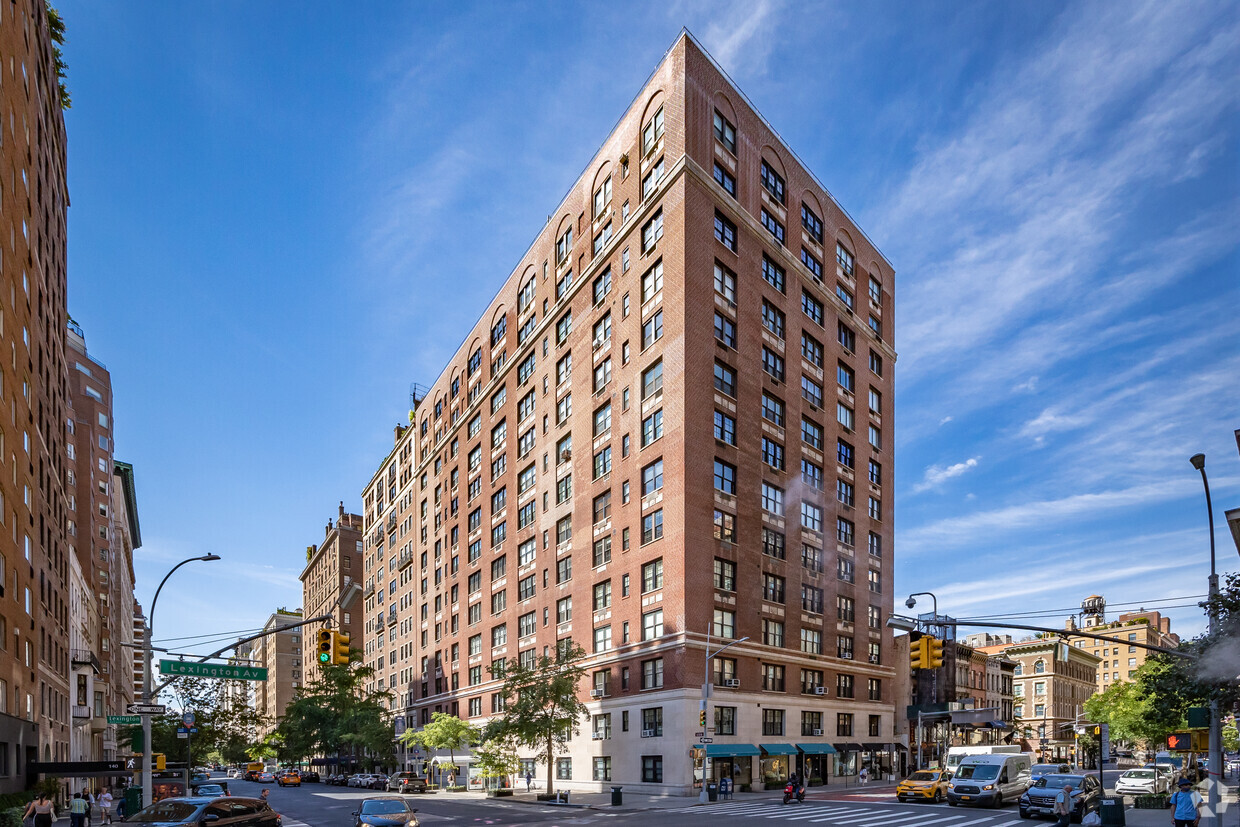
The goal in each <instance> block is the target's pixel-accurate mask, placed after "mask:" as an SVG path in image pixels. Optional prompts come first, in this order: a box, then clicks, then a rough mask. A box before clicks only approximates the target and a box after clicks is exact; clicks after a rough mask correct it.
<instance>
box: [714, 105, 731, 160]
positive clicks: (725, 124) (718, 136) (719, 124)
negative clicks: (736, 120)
mask: <svg viewBox="0 0 1240 827" xmlns="http://www.w3.org/2000/svg"><path fill="white" fill-rule="evenodd" d="M714 126H715V140H716V141H718V142H719V143H721V144H723V148H724V149H726V150H727V151H728V152H731V153H732V154H733V155H735V154H736V127H735V126H733V125H732V124H731V122H729V121H728V119H727V118H725V117H724V116H723V115H722V114H720V112H719V110H718V109H716V110H715V122H714Z"/></svg>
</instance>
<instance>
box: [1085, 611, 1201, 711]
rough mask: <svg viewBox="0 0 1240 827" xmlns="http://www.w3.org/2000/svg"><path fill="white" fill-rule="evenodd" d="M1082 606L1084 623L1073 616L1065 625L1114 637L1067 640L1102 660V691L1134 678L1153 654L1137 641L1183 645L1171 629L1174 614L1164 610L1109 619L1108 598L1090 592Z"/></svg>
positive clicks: (1167, 645)
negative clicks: (1169, 615) (1168, 614)
mask: <svg viewBox="0 0 1240 827" xmlns="http://www.w3.org/2000/svg"><path fill="white" fill-rule="evenodd" d="M1081 607H1082V623H1081V625H1080V626H1077V623H1076V619H1075V618H1070V619H1069V620H1068V622H1067V623H1065V624H1064V628H1065V629H1068V630H1070V631H1082V632H1089V633H1091V634H1095V635H1101V636H1102V637H1108V638H1111V639H1112V640H1113V641H1114V642H1113V643H1111V642H1107V641H1103V640H1094V639H1093V638H1078V637H1073V636H1071V635H1069V636H1068V641H1069V642H1070V643H1071V644H1072V645H1073V646H1075V647H1077V648H1078V649H1083V650H1085V651H1086V652H1089V653H1091V654H1093V655H1095V656H1096V657H1098V658H1099V659H1100V660H1101V663H1100V664H1099V665H1098V691H1099V692H1105V691H1106V690H1107V688H1108V687H1110V686H1112V685H1114V684H1116V683H1121V682H1123V681H1129V680H1132V678H1133V673H1134V672H1136V671H1137V667H1138V666H1140V665H1141V664H1143V663H1145V659H1146V658H1147V657H1149V654H1150V650H1149V649H1144V648H1142V647H1141V646H1138V645H1137V644H1146V645H1149V646H1161V647H1162V648H1164V649H1174V648H1175V647H1177V646H1179V645H1180V636H1179V635H1177V634H1175V633H1174V632H1172V631H1171V618H1169V617H1164V616H1163V615H1162V613H1161V612H1156V611H1148V612H1147V611H1145V610H1144V609H1141V610H1139V611H1135V612H1124V613H1122V614H1121V615H1120V616H1119V618H1118V619H1117V620H1113V621H1111V622H1109V623H1108V622H1107V619H1106V601H1105V600H1104V599H1103V598H1102V597H1101V596H1099V595H1096V594H1093V595H1090V596H1089V597H1087V598H1085V601H1084V602H1083V603H1082V604H1081Z"/></svg>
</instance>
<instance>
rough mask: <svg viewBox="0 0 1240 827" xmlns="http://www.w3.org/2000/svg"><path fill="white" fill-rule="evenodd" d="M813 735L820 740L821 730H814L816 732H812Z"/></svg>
mask: <svg viewBox="0 0 1240 827" xmlns="http://www.w3.org/2000/svg"><path fill="white" fill-rule="evenodd" d="M814 735H815V737H818V738H821V737H822V730H821V729H816V730H814Z"/></svg>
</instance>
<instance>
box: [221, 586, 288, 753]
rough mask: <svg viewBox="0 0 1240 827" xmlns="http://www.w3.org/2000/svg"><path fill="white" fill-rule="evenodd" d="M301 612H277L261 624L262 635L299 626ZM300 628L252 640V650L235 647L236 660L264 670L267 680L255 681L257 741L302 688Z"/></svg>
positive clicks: (269, 729) (281, 716) (282, 714)
mask: <svg viewBox="0 0 1240 827" xmlns="http://www.w3.org/2000/svg"><path fill="white" fill-rule="evenodd" d="M301 619H302V613H301V611H300V610H289V609H277V610H276V611H274V612H273V613H272V614H271V616H270V617H269V618H267V622H266V623H264V624H263V631H264V632H275V630H276V629H279V628H280V627H282V626H287V625H289V624H290V623H299V622H301ZM303 637H304V635H303V633H302V627H298V628H296V629H289V630H288V631H285V632H275V634H268V635H267V636H266V637H260V638H259V639H258V640H256V641H253V642H252V644H251V645H250V647H251V648H243V647H238V648H237V650H236V656H237V657H238V658H250V659H252V660H253V662H254V665H255V666H261V667H264V668H266V670H267V679H266V680H262V681H255V682H254V711H255V712H257V713H258V714H259V715H262V716H263V718H264V726H263V727H262V728H261V729H260V731H259V732H258V733H257V736H258V737H259V738H262V737H263V736H265V735H267V734H269V733H271V732H272V731H274V730H275V728H276V726H278V725H279V723H280V719H281V718H283V717H284V710H285V709H286V708H288V705H289V703H290V702H291V701H292V700H293V693H294V692H296V691H297V689H298V687H300V686H301V685H302V674H303V673H302V665H301V658H302V638H303Z"/></svg>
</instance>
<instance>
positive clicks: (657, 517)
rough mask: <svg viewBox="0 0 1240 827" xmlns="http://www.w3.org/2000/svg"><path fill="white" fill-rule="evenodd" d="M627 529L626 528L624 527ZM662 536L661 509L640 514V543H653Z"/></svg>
mask: <svg viewBox="0 0 1240 827" xmlns="http://www.w3.org/2000/svg"><path fill="white" fill-rule="evenodd" d="M626 530H627V529H626ZM662 537H663V509H662V508H660V509H659V510H658V511H654V512H652V513H650V514H645V515H643V516H642V543H643V544H645V543H653V542H654V541H655V540H658V539H660V538H662Z"/></svg>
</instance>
